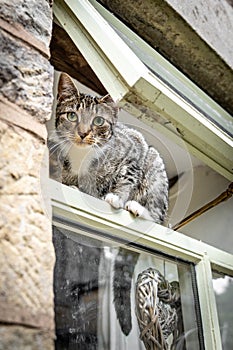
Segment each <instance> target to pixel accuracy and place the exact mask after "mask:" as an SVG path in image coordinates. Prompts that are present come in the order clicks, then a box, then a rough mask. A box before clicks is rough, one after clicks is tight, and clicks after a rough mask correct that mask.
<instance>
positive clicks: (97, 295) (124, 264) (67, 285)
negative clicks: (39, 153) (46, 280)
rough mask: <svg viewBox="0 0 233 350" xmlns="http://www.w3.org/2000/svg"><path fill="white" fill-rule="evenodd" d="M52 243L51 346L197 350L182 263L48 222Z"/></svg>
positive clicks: (189, 273)
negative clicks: (53, 343)
mask: <svg viewBox="0 0 233 350" xmlns="http://www.w3.org/2000/svg"><path fill="white" fill-rule="evenodd" d="M65 227H67V228H68V226H65ZM74 237H75V238H74ZM53 242H54V247H55V253H56V265H55V272H54V294H55V321H56V349H57V350H66V349H67V350H68V349H69V350H76V349H88V350H92V349H93V350H94V349H98V350H113V349H114V350H115V349H121V350H131V349H134V350H143V349H156V347H155V345H156V344H157V346H163V347H162V349H177V350H179V349H182V350H198V349H203V345H202V344H200V339H201V335H200V334H201V333H200V331H201V329H200V328H201V327H200V322H198V317H197V315H198V313H197V311H198V300H197V297H196V296H195V276H194V273H193V268H192V267H191V266H190V265H189V264H187V263H184V262H180V261H174V260H172V259H171V258H167V257H164V256H160V255H159V254H158V253H156V254H155V253H154V252H148V251H145V250H144V251H141V250H140V249H138V248H135V245H134V247H128V248H127V249H126V248H125V247H122V246H121V245H119V244H118V243H116V242H113V243H111V244H110V243H106V242H105V241H103V240H101V238H100V237H98V239H97V238H92V237H88V236H87V235H85V234H84V235H82V234H78V233H74V232H73V231H70V230H69V229H64V228H60V227H55V226H54V227H53ZM158 344H159V345H158ZM152 345H153V346H154V347H151V346H152ZM158 348H159V347H158Z"/></svg>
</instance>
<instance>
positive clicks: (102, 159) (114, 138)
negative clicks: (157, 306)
mask: <svg viewBox="0 0 233 350" xmlns="http://www.w3.org/2000/svg"><path fill="white" fill-rule="evenodd" d="M118 114H119V109H118V107H117V105H116V104H115V103H114V101H113V100H112V99H111V97H110V96H109V95H107V96H105V97H92V96H89V95H86V94H83V93H81V92H79V91H78V89H77V88H76V86H75V85H74V83H73V81H72V79H71V78H70V77H69V75H67V74H66V73H61V75H60V79H59V83H58V96H57V107H56V120H55V132H54V134H53V135H52V136H51V137H50V140H49V147H50V155H51V164H54V165H56V166H57V165H58V164H59V165H60V170H61V173H60V177H61V178H60V180H61V181H62V183H64V184H65V185H68V186H72V187H75V188H78V189H79V190H80V191H82V192H85V193H87V194H89V195H92V196H94V197H97V198H100V199H103V200H105V201H106V202H108V203H109V204H110V205H111V206H113V207H114V208H117V209H119V208H123V209H126V210H128V211H129V212H130V213H132V214H133V215H134V216H138V217H141V218H143V219H147V220H152V221H154V222H156V223H158V224H163V223H164V220H165V218H166V213H167V209H168V187H169V185H168V178H167V174H166V170H165V165H164V162H163V160H162V158H161V157H160V155H159V153H158V151H157V150H156V149H155V148H154V147H151V146H149V145H148V144H147V142H146V141H145V139H144V137H143V135H142V134H141V133H140V132H138V131H137V130H135V129H133V128H129V127H128V126H126V125H124V124H121V123H120V122H118ZM53 168H54V167H53ZM55 168H56V171H55V172H54V178H57V177H59V176H58V172H57V170H58V169H59V167H55ZM138 256H139V254H138V253H136V252H133V251H130V250H129V251H127V250H126V249H124V248H119V252H118V255H117V257H116V260H115V266H114V277H113V290H114V304H115V309H116V314H117V317H118V319H119V322H120V326H121V329H122V331H123V333H124V334H125V335H128V334H129V332H130V330H131V327H132V324H131V304H130V291H131V280H132V275H133V272H134V266H135V264H136V263H137V260H138ZM127 309H128V311H127Z"/></svg>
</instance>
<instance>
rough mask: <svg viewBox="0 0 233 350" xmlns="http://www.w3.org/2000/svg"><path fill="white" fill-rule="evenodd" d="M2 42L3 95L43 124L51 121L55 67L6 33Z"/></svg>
mask: <svg viewBox="0 0 233 350" xmlns="http://www.w3.org/2000/svg"><path fill="white" fill-rule="evenodd" d="M0 42H1V52H0V62H1V68H2V69H1V73H0V94H2V95H3V96H4V97H5V98H7V99H8V100H9V101H11V102H13V103H16V104H17V105H18V106H19V107H21V108H22V109H24V110H25V111H26V112H28V113H29V114H30V115H32V116H33V117H34V118H35V119H36V120H38V121H39V122H41V123H44V122H45V121H46V120H48V119H49V118H50V117H51V102H52V100H53V96H52V85H53V68H52V66H51V65H50V63H49V62H48V60H47V59H46V58H45V57H43V56H42V55H41V54H40V53H39V52H38V51H37V50H35V49H34V48H30V47H29V46H28V45H26V44H23V43H22V42H21V41H20V40H18V39H15V38H14V37H12V36H11V35H9V34H8V33H6V32H4V31H2V32H0ZM29 123H30V121H29Z"/></svg>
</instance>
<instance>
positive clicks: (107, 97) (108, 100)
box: [99, 94, 114, 103]
mask: <svg viewBox="0 0 233 350" xmlns="http://www.w3.org/2000/svg"><path fill="white" fill-rule="evenodd" d="M99 103H114V101H113V99H112V98H111V96H110V95H109V94H107V95H105V96H103V97H101V98H100V99H99Z"/></svg>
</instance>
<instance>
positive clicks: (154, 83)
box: [49, 0, 233, 350]
mask: <svg viewBox="0 0 233 350" xmlns="http://www.w3.org/2000/svg"><path fill="white" fill-rule="evenodd" d="M93 5H94V6H93ZM54 15H55V20H56V21H58V23H59V24H60V25H61V26H62V27H63V28H64V29H65V30H66V32H67V33H68V34H69V36H70V37H71V39H72V40H73V42H74V43H75V45H76V46H77V48H78V49H79V50H80V52H81V53H82V54H83V56H84V57H85V59H86V60H87V62H88V64H89V65H90V66H91V68H92V69H93V70H94V71H95V73H96V74H97V76H98V77H99V79H100V80H101V82H102V83H103V85H104V86H105V88H106V89H107V91H108V92H109V93H110V94H111V96H112V97H113V99H114V100H116V101H118V102H119V103H120V104H121V105H122V106H123V107H124V108H126V109H128V110H129V111H130V112H131V113H132V114H133V115H135V116H136V117H138V118H140V119H142V120H143V121H144V122H145V123H147V124H149V125H150V126H152V127H155V128H157V129H158V130H160V131H162V132H163V133H165V134H166V135H167V136H168V137H169V138H171V139H172V140H173V141H175V142H176V143H178V144H180V145H182V144H183V141H185V144H186V146H187V148H188V150H189V151H190V152H192V153H193V154H194V155H196V156H197V157H199V158H200V159H201V160H203V161H204V162H206V164H208V165H209V166H211V167H212V168H213V169H215V170H216V171H218V172H219V173H220V174H222V175H223V176H225V177H226V178H227V179H229V180H231V181H232V180H233V174H232V146H233V141H232V138H231V137H230V136H229V135H228V134H226V133H224V132H223V131H222V130H221V129H220V128H219V127H217V126H216V124H215V123H213V122H211V121H210V120H209V119H208V118H206V115H209V114H210V111H212V112H213V116H215V117H216V119H218V118H219V116H220V117H221V118H220V119H221V120H222V122H223V123H224V127H225V128H226V127H227V126H229V128H232V125H231V119H230V118H231V117H230V116H229V114H228V113H226V112H225V111H224V110H223V109H222V108H221V107H219V106H218V105H217V104H216V103H215V102H214V101H212V100H211V99H210V98H209V97H208V96H207V95H205V94H204V93H203V92H201V91H200V90H199V89H198V88H197V87H195V85H193V84H192V83H191V82H189V81H188V79H187V78H185V77H184V76H182V74H181V73H180V72H178V71H177V70H175V69H174V67H172V66H171V65H170V64H169V63H168V62H166V61H165V60H164V59H162V58H161V57H160V56H159V55H158V54H157V53H155V52H154V51H152V49H151V48H149V47H148V46H147V45H146V44H145V43H142V42H141V39H140V38H138V37H136V36H135V34H132V33H131V32H130V31H129V30H128V29H127V28H125V27H124V26H123V25H122V24H120V22H119V21H117V20H116V19H115V18H114V17H112V16H111V15H110V14H109V13H108V12H107V11H105V10H104V9H103V8H102V7H101V6H100V5H99V4H97V3H96V2H95V1H93V0H91V1H87V0H55V2H54ZM103 16H104V17H105V18H104V17H103ZM106 18H107V19H108V21H109V22H111V21H112V22H111V24H112V25H114V26H115V27H116V26H121V25H122V26H123V27H122V28H123V29H122V28H121V30H122V31H125V35H132V37H133V40H137V42H138V45H139V46H140V45H141V47H142V50H147V52H148V54H150V55H154V56H153V57H154V58H155V60H157V61H156V62H157V63H158V65H160V66H161V67H162V68H161V69H162V70H164V69H165V70H166V71H167V72H168V73H169V76H171V77H173V78H171V81H172V83H173V84H174V85H176V86H175V88H172V87H171V86H168V85H167V84H166V83H165V82H164V81H162V80H161V79H159V77H158V76H155V75H154V74H153V73H152V72H151V70H150V69H148V68H147V67H146V66H145V65H144V64H143V63H142V61H141V60H140V59H139V58H138V57H137V56H136V55H135V53H134V52H133V51H132V50H131V49H130V48H129V47H128V46H127V45H126V43H125V42H124V41H123V40H122V39H121V38H120V37H119V36H118V34H117V33H116V32H115V31H114V30H113V28H112V27H111V26H110V24H109V23H108V22H107V21H106ZM113 43H114V44H113ZM177 84H178V85H179V86H177ZM182 88H183V89H184V90H185V94H186V96H187V95H189V94H190V96H189V99H188V100H187V99H184V98H183V97H182V96H181V95H180V94H179V93H178V92H177V91H180V90H181V89H182ZM135 98H136V99H138V100H139V101H141V102H142V103H143V105H144V106H146V107H148V109H150V110H151V111H153V112H155V115H159V116H160V117H161V119H159V123H155V122H150V121H148V120H147V119H146V116H145V115H143V114H142V113H141V111H140V110H139V109H138V108H137V107H136V105H134V106H133V102H134V100H135ZM192 100H194V103H192ZM190 101H191V102H190ZM131 102H132V103H131ZM197 103H198V104H199V105H200V106H201V108H200V110H197V109H196V108H195V107H194V106H195V105H196V104H197ZM202 111H204V113H202ZM176 128H177V129H178V130H180V134H179V133H177V131H176ZM206 140H208V143H207V141H206ZM49 188H50V197H51V201H52V207H53V223H54V225H56V226H57V227H63V228H67V224H65V223H64V220H67V221H70V222H76V223H77V225H76V227H74V226H72V229H71V231H73V232H74V236H73V239H75V237H76V235H77V234H88V235H90V236H93V237H95V238H97V237H98V234H101V239H103V240H107V241H108V242H114V241H115V240H120V241H121V242H123V243H124V242H125V243H127V242H134V241H135V240H136V241H137V243H138V244H140V245H141V246H143V247H145V249H146V248H148V249H154V250H155V251H159V252H161V253H164V254H167V255H169V256H173V257H177V258H179V259H182V260H186V261H188V262H190V263H193V264H195V271H196V278H197V287H198V294H199V302H200V307H201V316H202V326H203V333H204V342H205V349H206V350H220V349H222V345H221V336H220V330H219V322H218V315H217V307H216V301H215V296H214V290H213V285H212V269H214V270H215V271H218V272H220V273H223V274H226V275H230V276H232V275H233V256H232V255H231V254H228V253H226V252H223V251H221V250H219V249H216V248H214V247H211V246H209V245H207V244H205V243H202V242H199V241H197V240H195V239H192V238H190V237H187V236H185V235H183V234H181V233H179V232H175V231H172V230H171V229H168V228H166V227H163V226H160V225H157V224H155V223H151V222H148V221H144V220H140V219H132V216H131V215H130V214H129V213H128V212H126V211H124V210H119V211H116V210H114V209H111V207H110V206H109V205H108V204H107V203H105V202H104V201H100V200H98V199H96V198H93V197H90V196H88V195H86V194H84V193H81V192H79V191H78V190H75V189H72V188H69V187H67V186H65V185H62V184H60V183H57V182H56V181H54V180H49ZM59 218H60V219H61V220H60V219H59ZM82 227H83V228H82Z"/></svg>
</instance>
